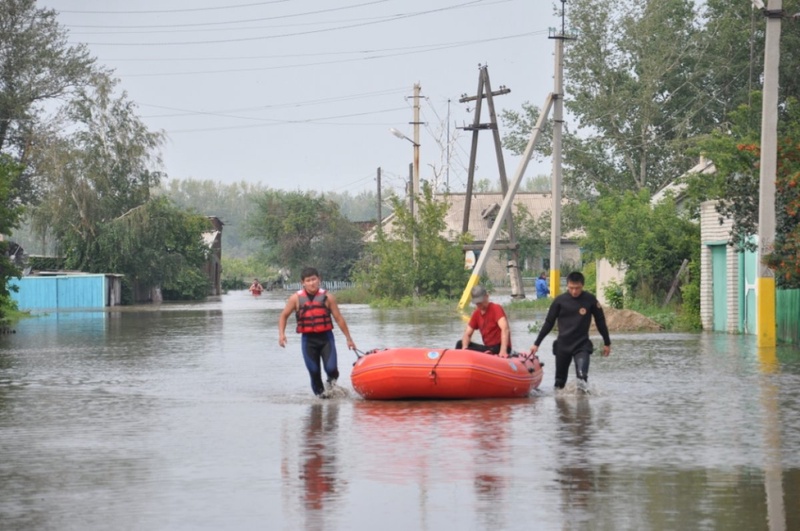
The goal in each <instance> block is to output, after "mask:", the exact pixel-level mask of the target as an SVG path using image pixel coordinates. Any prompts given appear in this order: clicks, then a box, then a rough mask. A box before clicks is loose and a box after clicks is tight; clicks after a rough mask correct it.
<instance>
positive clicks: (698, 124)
mask: <svg viewBox="0 0 800 531" xmlns="http://www.w3.org/2000/svg"><path fill="white" fill-rule="evenodd" d="M567 16H568V19H569V26H570V27H571V28H573V29H574V30H575V31H576V33H577V35H578V38H577V39H576V40H574V41H567V48H566V52H565V59H564V64H565V87H566V96H565V105H566V108H567V111H568V112H569V114H570V115H572V116H574V117H575V119H576V120H577V123H578V126H577V127H565V132H564V139H563V144H564V146H563V147H564V186H565V194H566V195H568V196H570V197H572V198H575V199H588V198H591V197H594V196H596V194H597V193H598V190H599V188H607V189H610V190H642V189H646V190H649V191H651V192H655V191H657V190H659V189H661V188H662V187H663V186H665V185H666V184H668V183H669V182H670V181H671V180H673V179H674V178H675V176H676V175H678V174H680V173H682V172H681V171H680V170H679V169H680V168H686V167H689V166H690V161H689V158H688V154H687V153H686V150H687V147H688V146H689V145H690V143H691V139H692V138H693V136H694V135H696V134H698V133H700V132H707V131H708V130H709V125H708V124H709V120H706V119H705V118H704V115H703V113H702V109H703V107H704V105H705V99H704V98H702V97H700V96H701V95H702V93H701V92H700V90H699V89H698V87H699V86H701V84H702V83H703V81H704V80H706V79H707V74H706V72H704V71H702V70H700V69H699V68H698V63H699V62H700V59H701V58H702V57H703V52H704V48H703V46H705V45H706V41H705V40H704V39H703V34H702V32H701V28H699V27H696V26H695V25H694V24H695V20H697V14H696V13H695V11H694V9H693V5H692V2H691V1H690V0H659V1H655V0H648V1H645V2H639V1H633V0H624V1H621V2H606V1H604V0H575V1H574V2H571V3H570V4H569V8H568V9H567ZM539 113H540V110H539V109H538V108H536V107H534V106H531V105H530V104H527V105H526V106H523V113H508V112H504V113H503V115H502V116H503V120H504V122H506V124H507V125H508V126H510V127H511V129H512V134H511V135H508V136H507V137H506V139H505V145H506V147H507V148H508V149H511V150H512V151H514V152H515V153H517V154H520V153H521V152H522V149H523V148H524V143H523V142H526V141H527V138H528V136H529V132H530V131H531V130H532V128H533V124H534V123H535V120H536V119H537V118H538V116H539ZM544 133H545V137H544V138H543V139H542V142H541V145H540V147H539V149H538V154H539V155H540V156H548V155H549V149H550V146H549V144H550V134H551V125H550V124H548V125H547V127H546V129H545V130H544Z"/></svg>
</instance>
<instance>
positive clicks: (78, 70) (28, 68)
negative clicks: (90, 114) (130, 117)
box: [0, 0, 94, 198]
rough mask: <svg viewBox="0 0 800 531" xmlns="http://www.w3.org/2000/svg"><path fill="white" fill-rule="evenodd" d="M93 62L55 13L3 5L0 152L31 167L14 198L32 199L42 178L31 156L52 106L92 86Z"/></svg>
mask: <svg viewBox="0 0 800 531" xmlns="http://www.w3.org/2000/svg"><path fill="white" fill-rule="evenodd" d="M93 70H94V59H93V58H92V57H91V56H90V55H89V52H88V50H87V48H86V46H85V45H83V44H77V45H70V44H69V43H68V35H67V32H66V30H65V29H64V28H62V27H61V26H60V25H59V24H58V22H57V13H56V12H55V11H54V10H52V9H45V8H37V7H36V1H35V0H4V1H3V2H0V152H3V153H8V154H11V155H12V156H13V157H14V158H15V159H16V160H18V161H23V162H25V163H26V164H27V169H26V170H25V171H24V172H20V173H19V175H18V181H17V182H16V183H14V192H15V193H16V194H18V195H19V196H22V197H25V198H30V197H31V193H32V189H33V183H32V182H31V180H30V179H31V176H32V175H33V174H35V173H36V172H37V170H36V168H35V166H34V165H32V164H31V163H30V161H29V160H28V155H29V153H30V152H31V151H33V150H35V149H36V145H37V144H38V141H39V139H38V134H37V128H38V126H39V125H41V123H42V122H43V121H44V120H45V116H46V114H47V112H48V111H52V109H53V107H54V106H53V105H52V103H53V102H55V101H58V100H60V99H63V98H66V97H68V96H69V95H70V93H71V92H72V91H74V90H75V89H77V88H80V87H83V86H84V85H86V84H87V83H88V82H89V78H90V75H91V74H92V72H93Z"/></svg>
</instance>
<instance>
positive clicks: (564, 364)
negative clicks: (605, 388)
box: [553, 344, 592, 389]
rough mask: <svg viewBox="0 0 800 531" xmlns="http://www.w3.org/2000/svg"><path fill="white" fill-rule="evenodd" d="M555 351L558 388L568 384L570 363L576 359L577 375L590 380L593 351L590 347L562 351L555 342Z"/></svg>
mask: <svg viewBox="0 0 800 531" xmlns="http://www.w3.org/2000/svg"><path fill="white" fill-rule="evenodd" d="M553 353H554V354H555V355H556V384H555V386H556V388H557V389H563V388H564V386H565V385H567V378H569V364H570V363H572V360H573V359H574V360H575V377H576V378H577V379H579V380H583V381H584V382H587V381H588V380H589V359H590V358H591V354H592V351H591V350H589V349H579V350H576V351H575V352H561V351H560V350H559V349H558V347H557V346H556V345H555V344H553Z"/></svg>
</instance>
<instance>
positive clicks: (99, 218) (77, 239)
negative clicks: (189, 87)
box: [33, 75, 163, 270]
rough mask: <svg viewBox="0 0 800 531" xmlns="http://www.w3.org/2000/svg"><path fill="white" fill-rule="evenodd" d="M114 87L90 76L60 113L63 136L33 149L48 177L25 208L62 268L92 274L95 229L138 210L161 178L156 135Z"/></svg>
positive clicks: (159, 141)
mask: <svg viewBox="0 0 800 531" xmlns="http://www.w3.org/2000/svg"><path fill="white" fill-rule="evenodd" d="M116 83H117V82H116V81H115V80H112V79H111V78H109V77H108V76H106V75H97V76H95V77H94V85H93V86H91V87H87V88H84V89H80V90H79V91H78V95H77V97H76V98H75V99H74V100H73V101H71V102H70V104H69V106H68V107H67V109H66V112H65V115H64V120H65V122H66V123H68V124H70V128H69V129H70V133H68V134H66V135H58V134H55V133H51V134H49V135H48V136H47V137H43V138H42V144H41V145H40V146H39V149H37V152H36V157H37V160H36V162H37V166H38V167H39V169H40V170H41V171H44V172H45V173H46V174H47V176H48V178H47V180H46V181H45V182H44V185H43V188H42V189H43V193H44V195H43V199H42V201H41V203H40V204H39V205H37V206H36V207H35V208H34V210H33V223H34V227H35V228H36V229H37V231H39V233H44V232H47V231H50V232H51V233H52V234H53V235H54V236H55V237H56V239H57V240H58V241H59V242H60V244H61V246H62V248H63V250H64V253H65V255H66V257H67V264H68V266H70V267H73V268H76V269H83V270H96V269H97V267H98V266H97V264H95V263H94V262H93V261H94V260H95V259H96V257H95V256H94V255H93V254H92V252H91V251H92V249H93V246H94V241H95V240H96V239H97V237H98V229H99V227H100V225H101V224H102V223H104V222H107V221H109V220H113V219H116V218H118V217H120V216H122V215H123V214H125V213H126V212H127V211H129V210H131V209H133V208H136V207H138V206H141V205H143V204H144V203H146V202H147V201H148V199H149V198H150V189H151V187H154V186H157V185H158V183H159V182H160V179H161V173H160V172H159V171H158V170H157V168H158V167H159V166H160V163H161V161H160V155H159V153H158V149H159V147H160V146H161V144H162V142H163V135H162V134H161V133H157V132H151V131H149V130H148V129H147V127H146V126H145V124H144V123H143V122H142V121H141V119H140V118H139V117H138V116H137V115H136V107H135V105H134V104H133V103H132V102H131V101H130V100H129V99H128V98H127V94H126V93H125V92H122V93H121V94H120V95H116V94H115V91H114V89H115V86H116Z"/></svg>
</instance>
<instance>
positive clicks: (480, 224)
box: [365, 192, 581, 285]
mask: <svg viewBox="0 0 800 531" xmlns="http://www.w3.org/2000/svg"><path fill="white" fill-rule="evenodd" d="M442 199H443V200H446V201H447V202H448V204H449V207H448V209H447V213H446V214H445V218H444V221H445V224H446V227H445V229H444V230H443V231H442V232H441V235H442V236H443V237H445V238H446V239H447V240H449V241H455V240H456V239H458V237H459V236H460V235H461V232H462V230H463V222H464V206H465V203H466V200H467V196H466V194H465V193H451V194H449V195H446V196H444V197H443V198H442ZM502 203H503V194H502V193H500V192H480V193H473V194H472V198H471V201H470V211H469V231H468V232H469V234H471V235H472V238H473V241H474V242H475V244H477V247H478V251H477V252H480V249H481V248H482V246H483V244H484V243H485V242H486V239H487V238H488V237H489V231H490V230H491V228H492V226H493V224H494V223H495V221H496V220H497V214H498V212H499V211H500V206H501V205H502ZM551 203H552V196H551V195H550V194H536V193H525V192H518V193H517V194H516V195H515V196H514V201H513V202H512V207H511V211H512V215H513V214H515V213H517V212H519V211H520V207H524V208H525V209H526V210H527V211H528V212H529V213H530V214H531V216H533V217H534V218H538V217H539V216H541V215H542V214H545V213H549V212H550V210H551ZM394 219H395V217H394V214H392V215H389V216H387V217H386V218H384V219H383V220H382V222H381V228H382V230H383V232H384V233H385V234H391V233H392V230H393V222H394ZM375 236H376V230H372V231H370V232H368V233H367V234H366V236H365V240H366V241H374V240H375ZM503 242H506V243H507V242H508V232H507V230H506V229H505V227H503V228H501V230H500V232H499V235H498V237H497V242H496V243H503ZM508 254H509V252H508V251H507V250H496V251H492V257H491V258H490V259H489V260H487V262H486V267H485V271H484V273H485V274H486V276H487V277H488V278H489V280H490V281H491V282H492V283H493V284H495V285H507V284H508V283H509V279H508V262H509V256H508ZM543 254H544V256H533V257H520V260H521V261H522V263H521V264H519V265H520V268H521V269H522V270H528V271H537V272H539V271H546V270H549V269H550V258H549V256H550V250H549V245H548V246H547V247H546V248H545V250H544V253H543ZM580 260H581V257H580V248H579V247H578V245H577V243H576V241H575V240H574V239H571V238H570V237H569V235H566V236H565V237H563V238H562V239H561V262H562V264H580Z"/></svg>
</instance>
